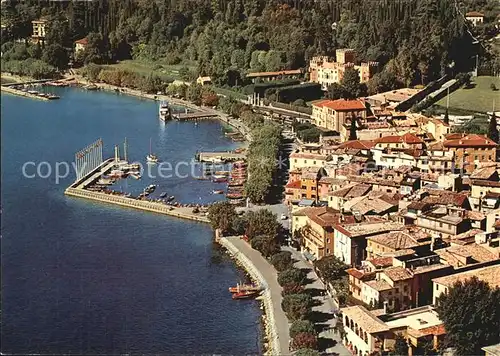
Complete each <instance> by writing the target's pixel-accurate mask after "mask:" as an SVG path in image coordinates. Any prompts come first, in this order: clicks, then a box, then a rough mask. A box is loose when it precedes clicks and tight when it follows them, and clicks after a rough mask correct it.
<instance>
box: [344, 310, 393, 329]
mask: <svg viewBox="0 0 500 356" xmlns="http://www.w3.org/2000/svg"><path fill="white" fill-rule="evenodd" d="M341 311H342V314H343V315H344V316H347V317H348V318H349V319H352V320H353V321H355V322H356V323H357V324H358V325H359V326H360V327H361V328H362V329H363V330H365V331H366V332H368V333H378V332H384V331H389V327H388V326H387V325H386V324H385V323H384V322H382V321H381V320H380V319H379V318H377V317H376V316H375V315H373V314H372V313H370V312H369V311H368V310H367V309H366V308H365V307H363V306H359V305H356V306H353V307H347V308H342V309H341Z"/></svg>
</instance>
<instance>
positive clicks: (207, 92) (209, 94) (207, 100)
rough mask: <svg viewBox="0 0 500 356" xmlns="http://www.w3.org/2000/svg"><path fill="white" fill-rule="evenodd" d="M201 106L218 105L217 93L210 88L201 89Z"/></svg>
mask: <svg viewBox="0 0 500 356" xmlns="http://www.w3.org/2000/svg"><path fill="white" fill-rule="evenodd" d="M201 104H202V105H205V106H217V105H218V104H219V97H218V95H217V93H216V92H215V91H213V89H211V88H208V87H207V88H206V87H203V90H202V94H201Z"/></svg>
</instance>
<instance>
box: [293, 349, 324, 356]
mask: <svg viewBox="0 0 500 356" xmlns="http://www.w3.org/2000/svg"><path fill="white" fill-rule="evenodd" d="M294 355H295V356H321V353H320V352H319V351H316V350H313V349H298V350H297V351H296V352H295V354H294Z"/></svg>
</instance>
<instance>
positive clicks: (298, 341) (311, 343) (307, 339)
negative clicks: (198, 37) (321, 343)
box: [292, 333, 318, 350]
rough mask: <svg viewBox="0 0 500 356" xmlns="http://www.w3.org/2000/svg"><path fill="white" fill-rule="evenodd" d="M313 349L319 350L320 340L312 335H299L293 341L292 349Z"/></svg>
mask: <svg viewBox="0 0 500 356" xmlns="http://www.w3.org/2000/svg"><path fill="white" fill-rule="evenodd" d="M303 348H305V349H312V350H315V349H317V348H318V338H317V337H316V335H314V334H311V333H298V334H297V335H296V336H295V337H294V338H293V340H292V349H294V350H297V349H303Z"/></svg>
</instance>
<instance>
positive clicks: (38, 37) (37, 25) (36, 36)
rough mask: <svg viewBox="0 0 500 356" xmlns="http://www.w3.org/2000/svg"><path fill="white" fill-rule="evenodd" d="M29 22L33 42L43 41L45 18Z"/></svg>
mask: <svg viewBox="0 0 500 356" xmlns="http://www.w3.org/2000/svg"><path fill="white" fill-rule="evenodd" d="M31 24H32V25H33V34H32V35H31V40H32V41H33V43H40V42H42V43H43V42H45V36H46V31H47V20H46V19H43V18H40V19H38V20H34V21H31Z"/></svg>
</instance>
